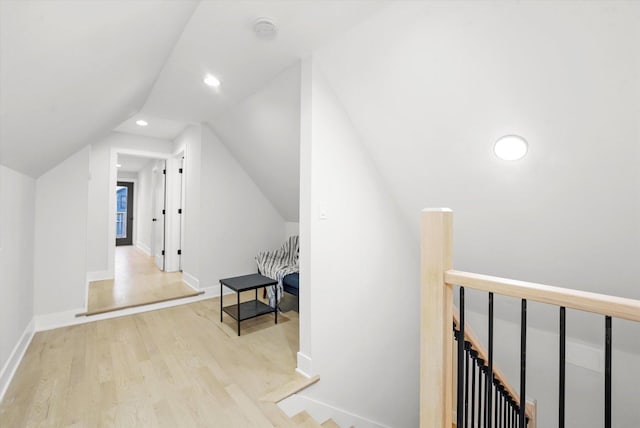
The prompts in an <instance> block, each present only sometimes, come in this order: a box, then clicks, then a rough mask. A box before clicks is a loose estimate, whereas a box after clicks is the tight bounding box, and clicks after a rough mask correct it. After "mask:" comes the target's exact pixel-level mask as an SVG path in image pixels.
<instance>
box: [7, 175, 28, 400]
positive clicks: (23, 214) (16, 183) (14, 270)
mask: <svg viewBox="0 0 640 428" xmlns="http://www.w3.org/2000/svg"><path fill="white" fill-rule="evenodd" d="M35 188H36V182H35V180H34V179H33V178H31V177H27V176H26V175H23V174H21V173H19V172H16V171H13V170H12V169H9V168H7V167H4V166H1V165H0V284H1V286H0V394H1V393H2V387H3V386H4V385H3V382H1V381H4V378H3V376H2V375H3V372H2V371H1V370H2V369H3V368H4V367H5V364H7V363H8V361H9V357H10V355H11V352H12V351H13V349H14V347H15V346H16V345H17V344H18V341H19V340H20V337H21V336H22V334H23V332H24V331H25V329H26V328H27V326H28V325H29V323H30V321H31V319H32V318H33V314H34V312H33V243H34V215H35Z"/></svg>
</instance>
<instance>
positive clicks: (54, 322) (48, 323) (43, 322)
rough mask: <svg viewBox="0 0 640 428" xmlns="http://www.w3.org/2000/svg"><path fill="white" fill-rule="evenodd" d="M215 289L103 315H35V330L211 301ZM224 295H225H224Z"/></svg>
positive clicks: (80, 310) (216, 293) (77, 311)
mask: <svg viewBox="0 0 640 428" xmlns="http://www.w3.org/2000/svg"><path fill="white" fill-rule="evenodd" d="M215 288H216V287H210V288H205V289H202V290H199V291H204V294H201V295H199V296H193V297H185V298H182V299H176V300H169V301H166V302H160V303H152V304H149V305H143V306H136V307H134V308H127V309H121V310H118V311H113V312H106V313H104V314H98V315H91V316H88V317H87V316H80V317H76V315H77V314H80V313H84V312H85V309H84V308H78V309H75V310H71V311H64V312H55V313H51V314H44V315H36V316H35V330H36V331H46V330H53V329H54V328H60V327H68V326H71V325H78V324H86V323H89V322H94V321H100V320H106V319H111V318H118V317H124V316H127V315H134V314H140V313H143V312H150V311H157V310H158V309H165V308H172V307H174V306H181V305H188V304H189V303H194V302H199V301H201V300H206V299H212V298H214V297H218V296H219V295H220V289H219V288H218V291H217V292H215ZM225 294H226V293H225Z"/></svg>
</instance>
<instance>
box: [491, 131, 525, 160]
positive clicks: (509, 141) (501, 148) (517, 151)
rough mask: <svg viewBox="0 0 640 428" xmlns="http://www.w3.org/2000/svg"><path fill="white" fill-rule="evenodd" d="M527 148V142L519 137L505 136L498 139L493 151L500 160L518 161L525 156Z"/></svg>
mask: <svg viewBox="0 0 640 428" xmlns="http://www.w3.org/2000/svg"><path fill="white" fill-rule="evenodd" d="M528 148H529V145H528V144H527V141H526V140H525V139H524V138H522V137H520V136H519V135H505V136H504V137H500V138H498V141H496V144H495V145H494V146H493V151H494V152H495V154H496V156H498V157H499V158H500V159H503V160H518V159H522V158H523V157H524V156H525V155H526V154H527V150H528Z"/></svg>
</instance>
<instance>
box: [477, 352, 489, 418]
mask: <svg viewBox="0 0 640 428" xmlns="http://www.w3.org/2000/svg"><path fill="white" fill-rule="evenodd" d="M486 373H487V367H486V366H485V365H484V360H483V359H482V358H479V359H478V428H481V427H486V425H485V424H483V422H485V420H484V419H483V418H482V415H483V414H484V413H483V412H482V409H484V407H483V405H482V397H485V395H484V393H485V390H484V388H483V387H482V380H483V379H485V380H486ZM485 400H486V397H485Z"/></svg>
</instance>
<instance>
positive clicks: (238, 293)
mask: <svg viewBox="0 0 640 428" xmlns="http://www.w3.org/2000/svg"><path fill="white" fill-rule="evenodd" d="M236 295H237V296H238V336H240V292H237V293H236Z"/></svg>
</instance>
